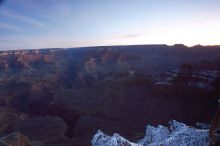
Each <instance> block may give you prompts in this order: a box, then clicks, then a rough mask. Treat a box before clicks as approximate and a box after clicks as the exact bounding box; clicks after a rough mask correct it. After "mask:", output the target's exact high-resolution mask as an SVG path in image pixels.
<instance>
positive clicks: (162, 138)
mask: <svg viewBox="0 0 220 146" xmlns="http://www.w3.org/2000/svg"><path fill="white" fill-rule="evenodd" d="M169 124H170V127H169V128H167V127H165V126H162V125H159V126H158V127H154V126H150V125H148V126H147V127H146V134H145V136H144V138H143V139H141V140H139V141H138V142H136V143H132V142H130V141H129V140H127V139H125V138H124V137H122V136H120V135H119V134H113V136H108V135H106V134H104V133H103V132H102V131H101V130H98V131H97V133H96V134H95V135H94V137H93V139H92V146H121V145H123V146H161V145H162V146H195V145H196V146H208V145H209V142H210V139H209V136H208V130H207V129H206V130H202V129H196V128H194V127H189V126H187V125H185V124H183V123H180V122H177V121H175V120H173V121H170V122H169Z"/></svg>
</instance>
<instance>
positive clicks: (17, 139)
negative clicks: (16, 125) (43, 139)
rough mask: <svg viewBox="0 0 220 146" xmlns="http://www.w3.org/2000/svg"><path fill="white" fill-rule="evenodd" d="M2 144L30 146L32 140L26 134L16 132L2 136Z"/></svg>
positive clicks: (4, 145) (3, 145)
mask: <svg viewBox="0 0 220 146" xmlns="http://www.w3.org/2000/svg"><path fill="white" fill-rule="evenodd" d="M0 146H30V142H29V140H28V138H27V137H26V136H25V135H23V134H21V133H19V132H15V133H11V134H9V135H7V136H4V137H2V138H0Z"/></svg>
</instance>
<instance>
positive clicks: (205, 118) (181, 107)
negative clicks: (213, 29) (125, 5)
mask: <svg viewBox="0 0 220 146" xmlns="http://www.w3.org/2000/svg"><path fill="white" fill-rule="evenodd" d="M219 73H220V46H206V47H204V46H194V47H186V46H184V45H174V46H167V45H146V46H144V45H143V46H111V47H90V48H73V49H41V50H36V49H33V50H17V51H2V52H0V137H3V136H5V135H8V134H15V135H16V134H17V135H18V136H21V134H20V133H22V134H24V135H25V136H27V137H25V136H24V137H22V138H23V139H25V140H26V138H28V139H29V141H30V143H31V145H33V146H87V145H88V146H89V145H91V140H92V137H93V135H94V134H95V133H96V131H97V130H98V129H102V130H103V131H104V132H105V133H107V134H112V133H113V132H117V133H120V134H121V135H122V136H124V137H126V138H128V139H129V140H131V141H136V140H138V139H140V138H142V137H143V136H144V134H145V131H144V129H145V127H146V123H147V124H151V125H158V124H164V125H166V123H167V122H168V121H169V120H170V119H176V120H178V121H181V122H184V123H186V124H187V125H195V123H196V122H204V123H210V121H211V119H212V117H213V115H214V113H215V110H216V106H217V102H216V101H217V98H218V97H219V96H220V76H219V75H220V74H219ZM14 132H20V133H14ZM23 139H22V140H23Z"/></svg>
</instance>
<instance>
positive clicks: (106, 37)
mask: <svg viewBox="0 0 220 146" xmlns="http://www.w3.org/2000/svg"><path fill="white" fill-rule="evenodd" d="M0 1H2V0H0ZM219 6H220V0H4V1H3V2H2V3H1V4H0V50H5V49H23V48H65V47H83V46H99V45H131V44H132V45H134V44H168V45H172V44H178V43H182V44H185V45H188V46H192V45H196V44H201V45H219V44H220V39H219V38H220V9H219Z"/></svg>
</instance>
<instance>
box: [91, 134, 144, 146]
mask: <svg viewBox="0 0 220 146" xmlns="http://www.w3.org/2000/svg"><path fill="white" fill-rule="evenodd" d="M92 146H141V145H139V144H135V143H132V142H130V141H128V140H127V139H125V138H124V137H122V136H120V135H119V134H116V133H115V134H113V136H108V135H106V134H104V133H103V132H102V131H101V130H98V131H97V133H96V134H95V135H94V137H93V139H92Z"/></svg>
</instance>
